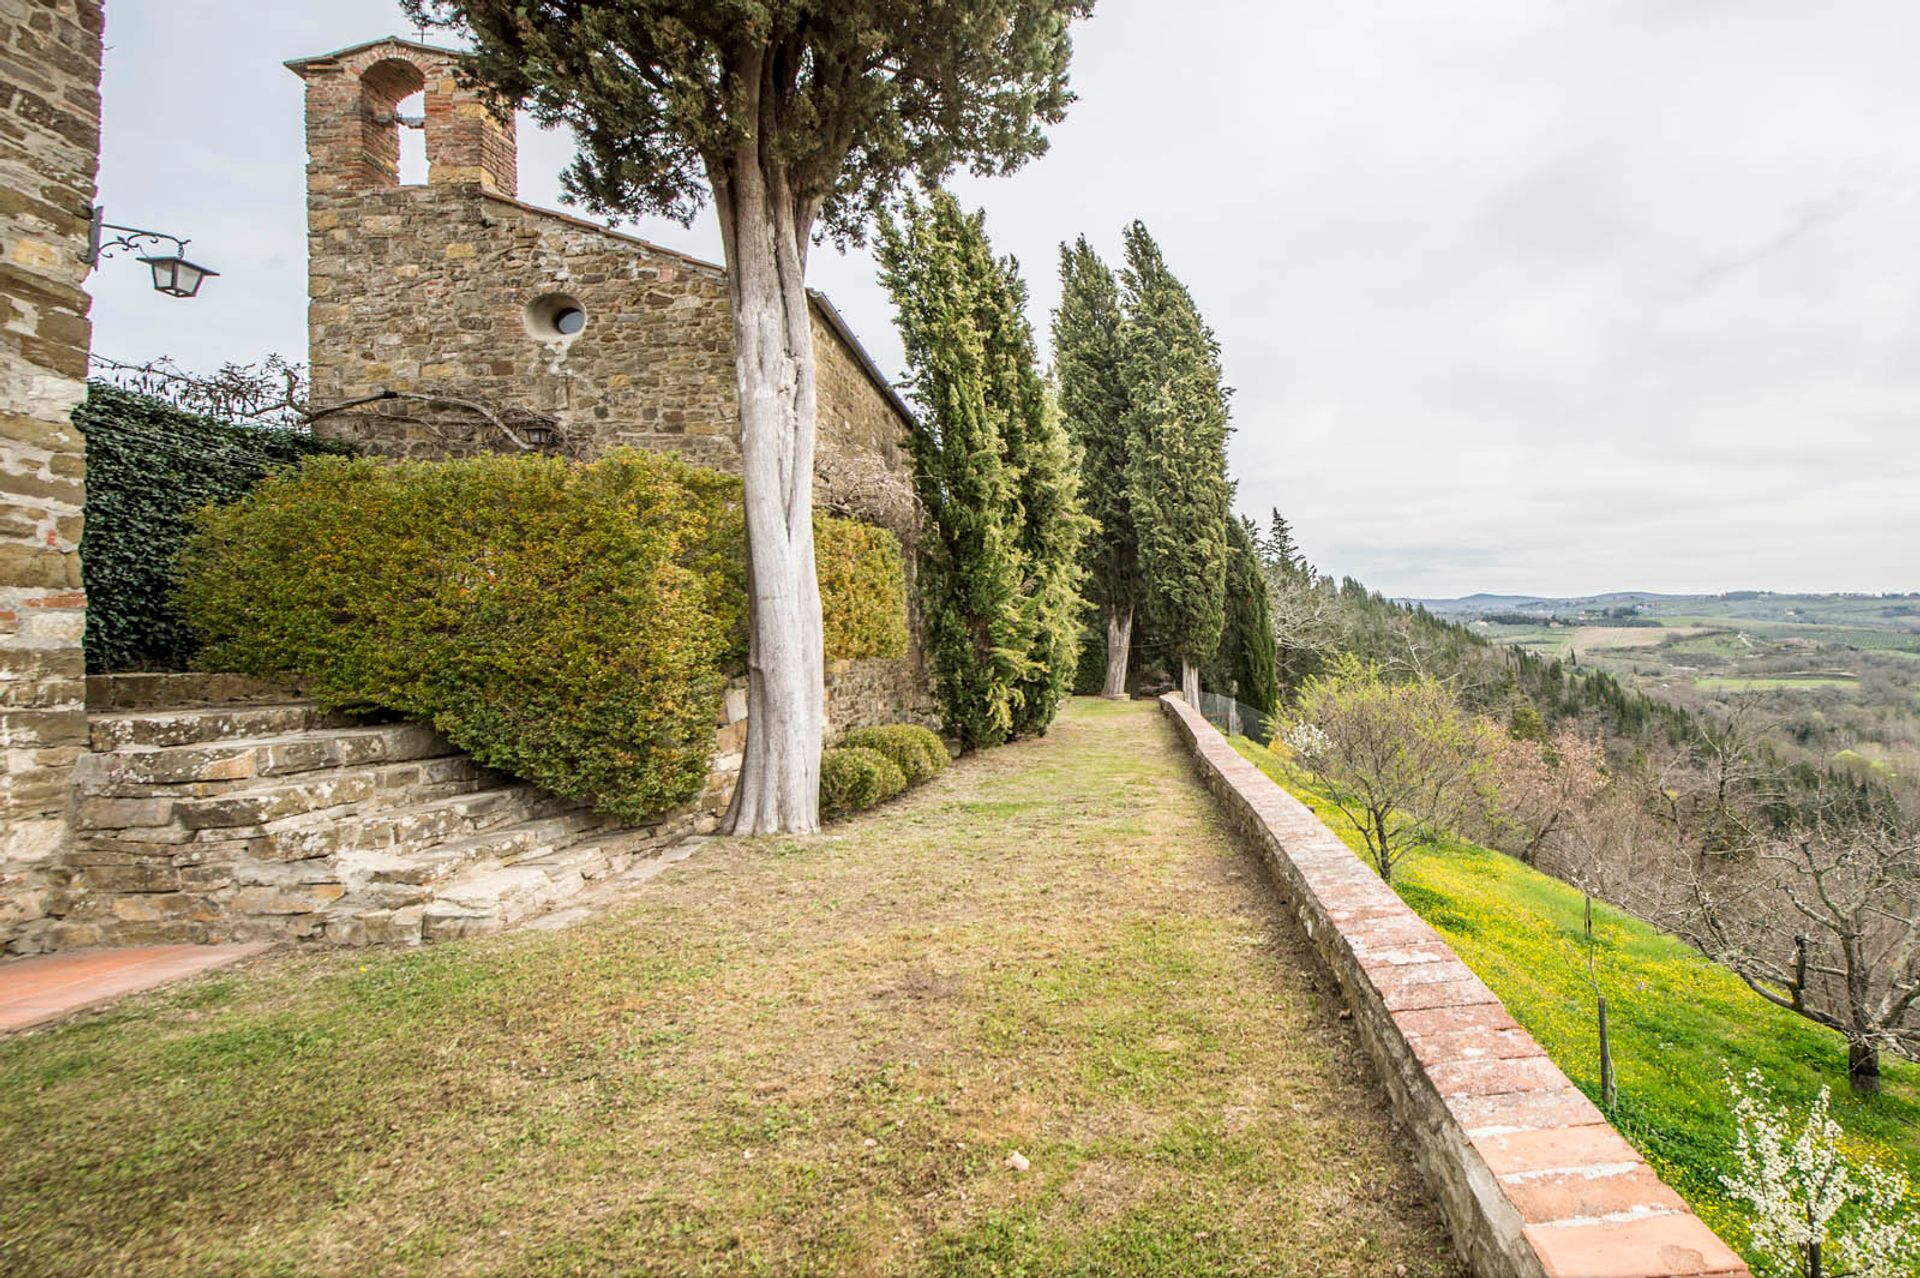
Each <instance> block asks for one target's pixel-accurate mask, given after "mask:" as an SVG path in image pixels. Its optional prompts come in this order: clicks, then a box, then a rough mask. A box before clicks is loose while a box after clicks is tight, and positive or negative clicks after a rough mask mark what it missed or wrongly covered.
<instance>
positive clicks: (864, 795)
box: [820, 746, 907, 818]
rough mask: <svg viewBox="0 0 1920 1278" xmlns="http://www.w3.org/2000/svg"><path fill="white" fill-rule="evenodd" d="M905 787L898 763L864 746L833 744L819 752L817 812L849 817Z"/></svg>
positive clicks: (830, 815) (825, 814) (824, 815)
mask: <svg viewBox="0 0 1920 1278" xmlns="http://www.w3.org/2000/svg"><path fill="white" fill-rule="evenodd" d="M906 788H907V778H906V775H905V774H904V773H902V772H901V771H900V768H899V765H897V764H896V763H894V761H893V760H892V759H889V758H888V757H887V756H886V755H884V754H881V753H880V752H879V751H878V750H869V749H867V748H866V747H865V746H835V747H832V748H831V749H828V750H825V751H822V752H821V755H820V815H821V816H822V817H828V818H831V817H840V816H850V815H852V814H853V813H855V812H864V811H866V810H867V809H868V808H870V807H872V806H873V805H874V804H876V803H882V802H884V801H886V800H887V799H891V798H892V797H893V796H894V795H896V794H898V793H900V792H901V791H902V790H904V789H906Z"/></svg>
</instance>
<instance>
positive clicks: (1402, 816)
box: [1286, 656, 1486, 882]
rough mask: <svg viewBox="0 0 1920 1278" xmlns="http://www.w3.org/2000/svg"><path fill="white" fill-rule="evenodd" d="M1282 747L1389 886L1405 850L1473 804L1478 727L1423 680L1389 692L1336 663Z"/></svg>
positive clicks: (1365, 666) (1314, 684)
mask: <svg viewBox="0 0 1920 1278" xmlns="http://www.w3.org/2000/svg"><path fill="white" fill-rule="evenodd" d="M1298 715H1299V720H1298V722H1297V723H1296V724H1295V725H1294V727H1293V728H1292V729H1291V730H1290V731H1289V732H1288V733H1287V734H1286V741H1287V744H1288V745H1289V746H1290V747H1291V748H1292V749H1293V751H1294V753H1295V755H1296V757H1298V758H1299V759H1300V761H1301V762H1302V763H1304V764H1305V765H1306V766H1307V767H1308V768H1309V769H1311V770H1312V771H1313V772H1314V774H1315V775H1316V776H1318V777H1319V778H1320V780H1321V781H1322V782H1324V783H1325V785H1326V789H1327V796H1328V798H1329V799H1330V800H1331V801H1332V802H1333V804H1334V806H1335V807H1337V808H1339V809H1340V811H1341V813H1342V814H1343V815H1345V816H1346V818H1347V819H1348V820H1349V821H1351V822H1352V823H1353V825H1354V828H1355V829H1357V830H1359V831H1360V835H1361V837H1362V838H1363V839H1364V840H1365V841H1366V847H1367V855H1368V856H1369V857H1370V858H1371V859H1372V861H1373V866H1374V869H1375V870H1377V871H1379V874H1380V877H1381V878H1383V879H1386V880H1387V881H1388V882H1392V880H1393V870H1394V867H1395V866H1397V865H1398V864H1399V863H1400V862H1401V861H1402V860H1404V859H1405V858H1406V856H1407V855H1408V854H1409V853H1410V852H1412V851H1413V850H1414V849H1416V848H1418V847H1420V846H1422V845H1424V844H1427V843H1429V842H1432V841H1433V840H1435V839H1436V838H1438V837H1439V836H1440V835H1441V834H1443V833H1445V832H1446V831H1448V830H1450V829H1454V828H1457V827H1458V826H1459V824H1460V823H1461V821H1462V820H1463V819H1464V817H1465V816H1466V815H1467V813H1468V812H1469V810H1470V809H1471V808H1472V805H1473V802H1474V792H1475V785H1476V782H1477V779H1478V777H1477V774H1478V771H1479V768H1480V766H1481V758H1482V755H1483V752H1484V750H1485V748H1486V741H1485V733H1486V729H1485V728H1484V727H1483V725H1482V724H1481V723H1480V722H1479V721H1478V720H1476V719H1474V718H1473V717H1472V716H1470V715H1468V714H1467V713H1466V712H1464V711H1463V710H1461V709H1460V706H1459V704H1458V703H1457V702H1455V700H1454V699H1453V694H1452V693H1451V692H1449V691H1447V689H1446V688H1445V686H1443V685H1441V684H1439V683H1436V682H1434V681H1433V680H1431V679H1419V680H1414V681H1412V682H1406V683H1388V682H1386V681H1384V680H1383V679H1382V678H1381V676H1380V668H1379V667H1378V666H1376V665H1372V664H1369V663H1363V662H1361V661H1359V660H1358V659H1357V658H1354V657H1352V656H1348V657H1345V658H1343V659H1342V660H1341V662H1340V664H1339V665H1338V666H1337V667H1336V668H1335V669H1334V671H1333V672H1332V673H1331V674H1329V675H1326V676H1323V677H1319V678H1316V679H1314V680H1312V681H1311V682H1310V683H1308V684H1307V686H1306V688H1305V689H1303V690H1302V691H1301V694H1300V700H1299V706H1298Z"/></svg>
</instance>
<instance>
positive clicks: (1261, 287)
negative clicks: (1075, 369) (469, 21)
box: [92, 0, 1920, 595]
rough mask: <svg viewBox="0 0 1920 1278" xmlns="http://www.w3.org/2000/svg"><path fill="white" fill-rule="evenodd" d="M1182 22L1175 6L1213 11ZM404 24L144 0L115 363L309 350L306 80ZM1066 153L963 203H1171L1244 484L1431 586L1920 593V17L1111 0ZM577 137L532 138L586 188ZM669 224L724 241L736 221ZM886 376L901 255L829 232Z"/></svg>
mask: <svg viewBox="0 0 1920 1278" xmlns="http://www.w3.org/2000/svg"><path fill="white" fill-rule="evenodd" d="M1174 15H1178V16H1174ZM391 33H399V34H406V35H411V34H412V32H411V30H410V29H408V28H407V27H406V26H405V24H404V22H403V20H402V19H401V18H400V16H399V8H398V5H397V3H396V2H395V0H111V2H110V4H109V6H108V25H107V47H108V52H107V62H106V86H105V94H106V120H105V129H106V137H105V145H104V158H103V162H102V170H101V180H100V185H101V199H102V202H103V203H104V204H105V205H106V208H107V211H108V216H109V219H110V220H112V221H115V222H123V223H131V224H134V225H137V226H146V227H157V228H160V229H163V230H167V231H172V232H177V233H179V234H183V235H189V236H191V237H192V238H193V240H194V245H193V249H192V250H191V251H190V255H191V256H193V257H195V258H196V259H198V260H202V261H204V262H206V263H207V264H208V265H210V266H213V267H215V268H216V269H218V270H220V271H222V272H223V274H222V276H221V277H220V278H219V279H216V280H213V281H210V282H209V283H208V284H207V285H206V287H205V289H204V291H203V292H202V295H201V296H200V297H199V298H196V299H194V300H193V301H190V302H186V301H176V300H173V299H168V298H164V297H161V296H160V295H158V294H155V293H153V292H152V291H151V290H150V289H149V288H148V287H147V284H146V281H145V278H144V272H143V271H142V270H141V269H140V268H139V267H137V266H136V265H135V264H133V263H131V262H127V261H114V262H109V263H108V264H107V265H106V267H105V268H104V269H103V270H102V271H101V272H100V273H99V274H97V275H96V276H95V277H94V279H93V283H92V287H93V290H94V295H95V298H96V304H95V308H94V347H95V350H96V351H98V352H99V353H101V354H104V355H108V356H111V357H115V358H121V359H144V358H147V357H149V356H153V355H159V354H170V355H173V356H175V357H176V358H178V359H179V360H181V361H182V362H183V363H185V364H187V365H188V366H189V367H201V368H211V367H214V366H217V365H218V364H220V363H221V362H222V361H225V360H242V361H244V360H250V359H255V358H258V357H259V356H261V355H264V354H266V353H268V352H270V351H278V352H283V353H287V354H290V355H299V356H302V357H304V354H305V350H306V333H305V283H306V276H305V249H306V241H305V212H304V204H303V187H304V155H303V142H302V132H301V85H300V82H299V81H298V80H297V79H296V78H295V77H294V76H293V74H292V73H291V72H288V71H286V70H285V69H284V68H283V67H282V66H281V65H280V64H281V63H282V62H283V61H284V60H286V59H288V58H292V57H298V56H302V55H308V54H315V53H323V52H327V51H330V50H333V49H336V48H339V47H342V46H344V45H349V44H354V43H358V42H360V41H362V40H365V39H368V38H371V37H375V36H379V35H384V34H391ZM1075 45H1076V47H1075V55H1074V63H1073V81H1074V87H1075V89H1076V90H1077V91H1078V93H1079V95H1080V99H1081V100H1080V101H1079V102H1078V103H1077V104H1076V105H1075V107H1074V108H1073V111H1072V114H1071V116H1070V117H1069V119H1068V120H1067V122H1066V123H1065V124H1063V125H1061V126H1060V127H1059V128H1057V129H1056V130H1054V133H1053V140H1054V145H1053V150H1052V152H1051V154H1049V155H1048V156H1046V157H1044V158H1043V159H1041V160H1039V161H1038V162H1036V163H1034V164H1032V165H1031V166H1029V167H1028V168H1027V169H1026V170H1024V171H1022V172H1021V173H1019V174H1017V175H1016V176H1014V177H1012V178H1008V179H1001V180H996V181H991V182H979V181H962V182H960V183H958V184H957V190H958V191H959V192H960V194H961V195H962V198H963V199H965V200H966V201H968V202H969V203H972V204H982V205H984V206H985V207H986V208H987V210H988V230H989V232H990V234H991V235H992V236H993V239H994V241H995V244H996V246H997V247H998V248H999V249H1000V250H1002V251H1004V252H1011V253H1013V254H1015V255H1016V256H1017V257H1018V258H1019V259H1020V261H1021V262H1022V263H1023V265H1024V267H1025V270H1026V273H1027V277H1028V281H1029V284H1030V285H1031V288H1032V293H1033V302H1034V311H1033V315H1032V318H1033V320H1034V323H1035V326H1036V328H1037V329H1038V330H1040V332H1041V335H1042V340H1043V341H1044V339H1045V330H1046V326H1047V324H1048V320H1049V315H1050V312H1051V308H1052V306H1053V305H1054V302H1055V300H1056V298H1057V294H1058V284H1057V280H1056V276H1055V270H1056V255H1057V246H1058V244H1059V242H1060V241H1061V240H1062V239H1066V238H1071V237H1072V236H1074V235H1076V234H1080V233H1082V232H1084V233H1086V234H1088V235H1089V236H1090V237H1091V238H1092V239H1093V241H1094V243H1095V245H1096V246H1097V247H1098V248H1099V249H1100V250H1101V251H1102V252H1103V253H1106V254H1108V255H1109V256H1110V257H1111V256H1113V255H1117V253H1118V249H1119V231H1120V227H1121V226H1122V224H1123V223H1125V222H1126V221H1128V220H1130V219H1132V218H1135V217H1138V218H1142V219H1144V220H1145V221H1146V223H1147V224H1148V226H1149V227H1150V228H1151V229H1152V231H1153V233H1154V234H1155V236H1156V237H1157V238H1158V239H1159V241H1160V243H1161V246H1162V248H1163V249H1164V250H1165V252H1166V254H1167V257H1168V259H1169V260H1170V262H1171V263H1172V265H1173V267H1174V269H1175V270H1176V271H1177V272H1179V274H1180V275H1181V276H1182V277H1183V278H1184V279H1185V280H1186V281H1187V282H1188V284H1189V286H1190V287H1191V288H1192V290H1193V292H1194V295H1195V297H1196V298H1197V299H1198V301H1199V304H1200V307H1201V309H1202V310H1203V312H1204V313H1205V314H1206V316H1207V318H1208V320H1209V321H1210V322H1211V323H1212V324H1213V326H1214V329H1215V330H1216V332H1217V333H1218V334H1219V337H1220V341H1221V344H1222V346H1223V348H1224V355H1225V365H1226V372H1227V378H1228V381H1229V382H1230V383H1231V384H1232V385H1233V386H1234V387H1235V388H1236V393H1235V396H1234V400H1233V408H1234V422H1235V431H1236V433H1235V435H1234V437H1233V442H1232V466H1233V473H1234V476H1235V477H1236V479H1237V480H1238V482H1239V505H1240V508H1241V509H1242V510H1244V511H1247V512H1249V513H1258V514H1260V515H1261V516H1262V517H1264V512H1265V511H1266V510H1267V508H1268V507H1270V506H1275V505H1277V506H1279V507H1280V508H1281V509H1282V510H1283V511H1284V512H1286V514H1287V515H1288V516H1289V517H1290V518H1291V519H1292V520H1293V521H1294V523H1295V526H1296V528H1297V529H1298V532H1299V536H1300V540H1301V542H1302V544H1303V545H1304V547H1305V548H1306V550H1307V552H1308V553H1309V555H1310V556H1311V557H1312V558H1313V559H1314V560H1315V562H1317V563H1318V564H1319V565H1320V566H1321V567H1322V568H1323V569H1325V570H1328V571H1332V572H1335V573H1340V574H1352V575H1354V576H1357V577H1360V578H1361V579H1362V580H1364V581H1366V582H1367V583H1368V584H1369V585H1371V586H1374V587H1376V588H1379V589H1383V590H1385V591H1387V592H1389V593H1391V594H1399V595H1453V594H1463V593H1468V592H1471V591H1475V590H1490V591H1499V592H1513V593H1532V592H1538V593H1548V594H1573V593H1587V592H1593V591H1600V590H1608V589H1643V590H1673V591H1696V590H1710V591H1719V590H1729V589H1745V588H1764V589H1779V590H1914V589H1920V74H1916V72H1915V68H1916V65H1920V5H1915V4H1913V3H1912V0H1873V2H1868V0H1854V2H1851V3H1849V2H1845V0H1842V2H1839V3H1834V4H1825V5H1809V4H1806V3H1805V0H1612V2H1603V0H1561V2H1558V3H1552V4H1545V3H1541V2H1540V0H1452V2H1451V3H1444V4H1436V3H1433V2H1432V0H1397V2H1396V0H1349V2H1347V3H1339V4H1328V3H1325V2H1324V0H1313V2H1312V3H1308V2H1306V0H1183V3H1180V4H1177V5H1174V4H1168V3H1165V0H1158V2H1156V0H1100V4H1099V9H1098V11H1097V14H1096V16H1095V17H1094V18H1093V19H1092V20H1091V21H1089V22H1087V23H1085V24H1083V25H1082V26H1081V27H1080V28H1079V29H1078V34H1077V37H1076V41H1075ZM570 150H571V147H570V143H569V141H568V139H567V138H566V137H565V136H563V135H550V134H547V135H543V134H541V133H539V132H538V131H536V130H533V129H531V128H530V127H528V126H526V125H525V124H524V123H523V126H522V129H521V150H520V191H521V195H522V198H525V199H527V200H530V201H532V202H534V203H538V204H545V205H555V204H557V203H558V184H557V181H556V174H557V172H558V171H559V169H560V167H561V166H562V165H563V164H564V163H565V161H566V158H567V156H568V155H569V154H570ZM637 229H638V231H639V233H640V234H643V235H646V236H648V237H650V238H653V239H656V240H658V241H660V242H661V243H664V244H668V245H671V246H673V247H675V248H680V249H683V250H686V251H690V252H694V253H699V254H702V255H704V256H708V257H713V258H716V259H717V257H718V254H719V243H718V236H717V233H716V232H715V231H714V229H713V227H712V225H711V223H710V222H709V221H702V222H698V223H696V224H695V225H694V226H693V227H692V228H691V229H686V228H681V227H679V226H677V225H674V224H673V223H669V222H661V221H657V220H656V221H646V222H642V223H640V224H639V225H638V227H637ZM810 270H811V276H812V282H813V283H814V284H815V285H816V286H818V287H820V288H823V289H824V290H826V291H827V292H828V293H829V294H831V295H832V297H833V299H834V301H835V303H836V304H837V305H838V306H839V307H840V309H841V310H842V311H843V312H844V313H845V314H846V315H847V317H848V318H849V320H850V321H851V322H852V324H853V325H854V327H855V329H856V330H857V331H858V332H859V334H860V336H861V337H862V339H863V340H864V342H865V343H866V344H867V346H868V347H869V349H870V350H872V351H873V353H874V354H875V356H876V357H877V358H878V360H879V361H880V363H881V365H882V366H883V367H884V368H886V369H887V370H888V371H889V372H890V373H893V374H898V372H899V371H900V355H899V344H898V341H897V339H896V338H895V336H894V333H893V329H892V315H891V310H890V308H889V306H888V304H887V301H886V298H885V296H884V295H883V294H882V292H881V291H880V289H879V287H878V286H877V284H876V283H875V282H874V271H873V265H872V262H871V261H870V259H868V258H867V257H866V256H865V255H864V254H861V253H856V254H854V255H851V256H848V257H844V258H843V257H840V256H838V255H837V254H835V253H834V252H833V251H832V250H831V249H830V248H825V249H822V250H820V251H819V252H818V253H817V255H816V256H815V258H814V260H813V264H812V266H811V268H810Z"/></svg>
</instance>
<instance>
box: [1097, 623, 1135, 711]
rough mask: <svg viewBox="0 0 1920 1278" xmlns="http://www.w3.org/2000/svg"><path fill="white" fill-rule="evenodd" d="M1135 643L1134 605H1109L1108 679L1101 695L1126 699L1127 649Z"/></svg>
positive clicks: (1101, 688) (1102, 687)
mask: <svg viewBox="0 0 1920 1278" xmlns="http://www.w3.org/2000/svg"><path fill="white" fill-rule="evenodd" d="M1132 644H1133V605H1132V604H1108V605H1107V681H1106V682H1105V683H1103V684H1101V685H1100V695H1101V696H1103V697H1112V698H1114V699H1116V700H1125V699H1126V695H1127V650H1128V648H1129V647H1131V646H1132Z"/></svg>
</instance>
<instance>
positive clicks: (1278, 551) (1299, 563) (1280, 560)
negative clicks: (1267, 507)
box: [1260, 506, 1305, 572]
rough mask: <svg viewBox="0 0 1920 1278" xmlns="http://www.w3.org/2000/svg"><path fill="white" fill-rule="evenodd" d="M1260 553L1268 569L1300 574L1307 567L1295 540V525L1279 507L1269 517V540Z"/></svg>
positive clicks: (1274, 508)
mask: <svg viewBox="0 0 1920 1278" xmlns="http://www.w3.org/2000/svg"><path fill="white" fill-rule="evenodd" d="M1260 553H1261V558H1262V559H1263V560H1264V561H1265V562H1266V565H1267V567H1269V568H1273V569H1276V570H1278V571H1281V572H1299V571H1300V570H1301V569H1302V568H1303V567H1304V566H1305V564H1304V556H1302V555H1301V553H1300V546H1299V544H1298V543H1297V542H1295V541H1294V539H1293V525H1292V524H1290V523H1288V522H1287V517H1286V516H1285V515H1283V514H1281V513H1280V508H1279V507H1278V506H1275V507H1273V513H1272V514H1271V515H1269V516H1268V521H1267V540H1266V542H1265V544H1264V545H1262V546H1261V548H1260Z"/></svg>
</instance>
